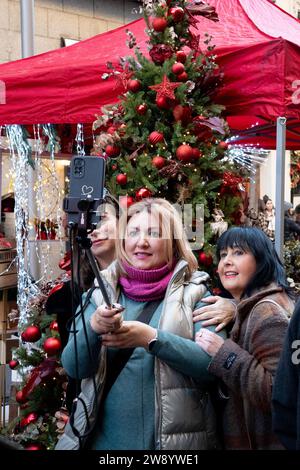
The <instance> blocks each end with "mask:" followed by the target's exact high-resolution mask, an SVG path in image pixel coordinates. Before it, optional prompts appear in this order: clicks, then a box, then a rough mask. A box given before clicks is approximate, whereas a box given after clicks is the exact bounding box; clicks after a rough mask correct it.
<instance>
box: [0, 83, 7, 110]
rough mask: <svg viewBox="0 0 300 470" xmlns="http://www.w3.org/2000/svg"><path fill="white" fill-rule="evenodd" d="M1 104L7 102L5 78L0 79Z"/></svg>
mask: <svg viewBox="0 0 300 470" xmlns="http://www.w3.org/2000/svg"><path fill="white" fill-rule="evenodd" d="M0 104H6V86H5V82H4V81H3V80H0Z"/></svg>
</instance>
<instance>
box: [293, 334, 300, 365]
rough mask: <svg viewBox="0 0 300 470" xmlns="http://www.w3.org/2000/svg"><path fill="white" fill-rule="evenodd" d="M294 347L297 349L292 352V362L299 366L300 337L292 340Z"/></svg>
mask: <svg viewBox="0 0 300 470" xmlns="http://www.w3.org/2000/svg"><path fill="white" fill-rule="evenodd" d="M292 349H295V350H296V351H294V352H293V354H292V363H293V364H294V365H295V366H297V365H298V364H300V339H295V340H294V341H293V342H292Z"/></svg>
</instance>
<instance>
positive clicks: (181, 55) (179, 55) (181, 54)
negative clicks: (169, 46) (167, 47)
mask: <svg viewBox="0 0 300 470" xmlns="http://www.w3.org/2000/svg"><path fill="white" fill-rule="evenodd" d="M176 59H177V61H178V62H181V63H182V64H185V62H186V53H185V52H183V51H177V52H176Z"/></svg>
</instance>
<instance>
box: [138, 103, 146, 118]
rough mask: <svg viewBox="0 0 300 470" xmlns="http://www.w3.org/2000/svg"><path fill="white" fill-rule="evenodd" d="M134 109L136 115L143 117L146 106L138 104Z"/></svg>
mask: <svg viewBox="0 0 300 470" xmlns="http://www.w3.org/2000/svg"><path fill="white" fill-rule="evenodd" d="M135 109H136V112H137V113H138V114H140V115H141V116H143V115H144V114H146V112H147V109H148V106H147V105H146V103H142V104H139V105H138V106H137V107H136V108H135Z"/></svg>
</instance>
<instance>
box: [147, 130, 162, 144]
mask: <svg viewBox="0 0 300 470" xmlns="http://www.w3.org/2000/svg"><path fill="white" fill-rule="evenodd" d="M148 140H149V142H150V144H152V145H155V144H158V143H159V142H163V141H164V135H163V134H162V133H161V132H157V131H153V132H151V134H150V135H149V137H148Z"/></svg>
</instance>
